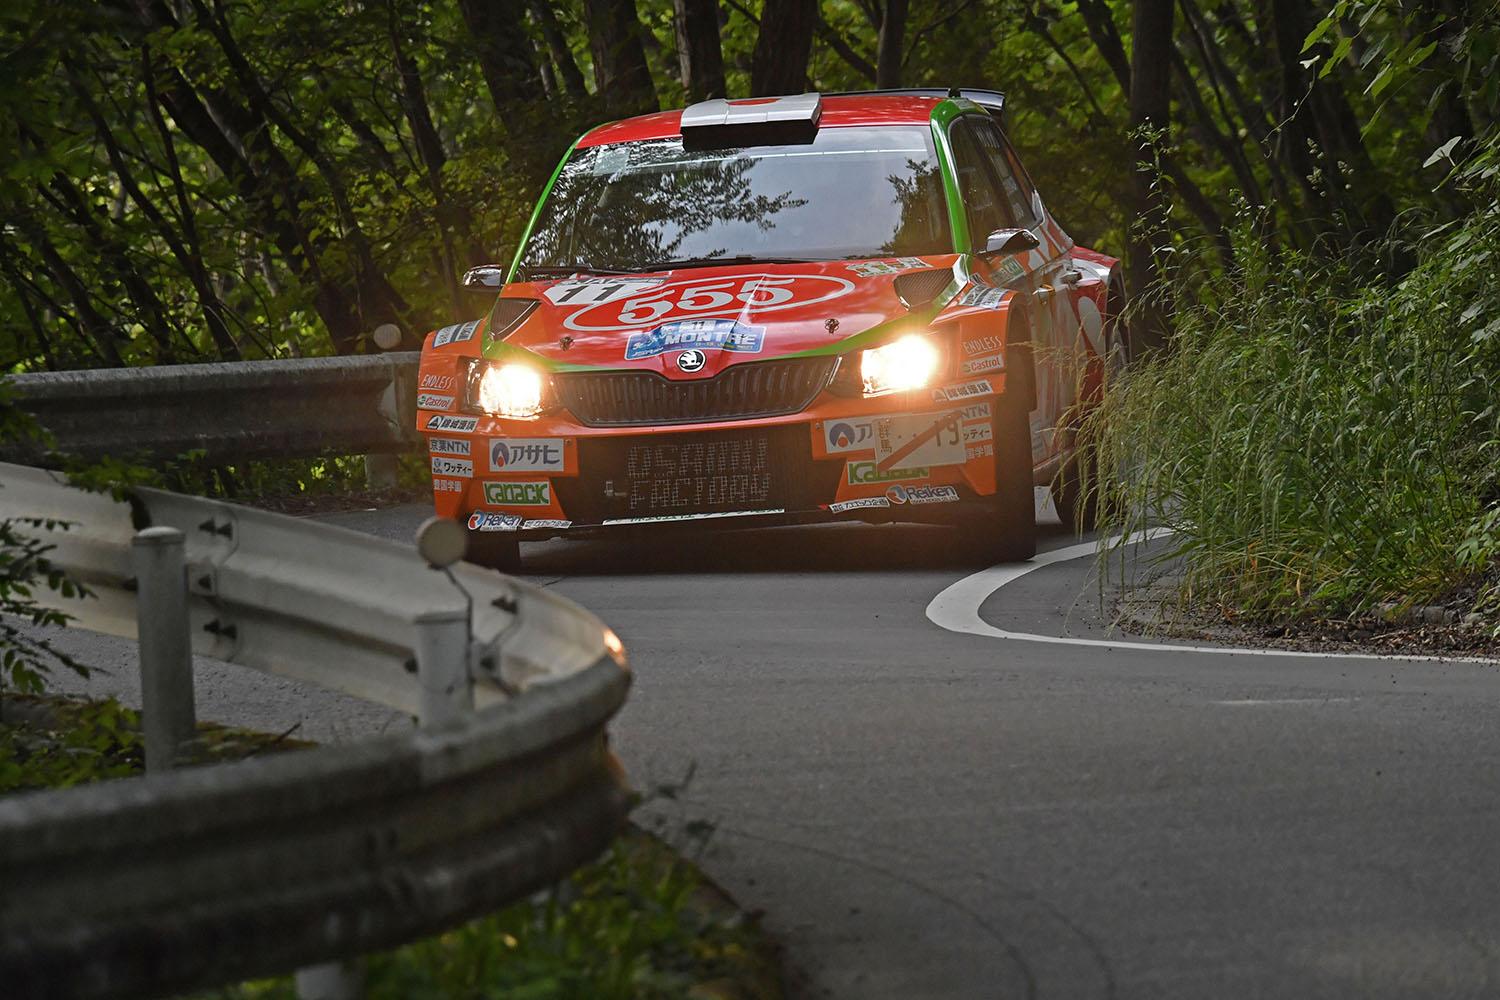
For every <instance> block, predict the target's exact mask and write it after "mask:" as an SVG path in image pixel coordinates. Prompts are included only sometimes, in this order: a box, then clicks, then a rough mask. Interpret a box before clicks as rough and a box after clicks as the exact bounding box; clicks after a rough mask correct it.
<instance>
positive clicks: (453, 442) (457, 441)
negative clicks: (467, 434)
mask: <svg viewBox="0 0 1500 1000" xmlns="http://www.w3.org/2000/svg"><path fill="white" fill-rule="evenodd" d="M427 450H428V452H430V453H431V454H434V455H462V456H464V457H465V458H468V457H469V439H468V438H428V439H427Z"/></svg>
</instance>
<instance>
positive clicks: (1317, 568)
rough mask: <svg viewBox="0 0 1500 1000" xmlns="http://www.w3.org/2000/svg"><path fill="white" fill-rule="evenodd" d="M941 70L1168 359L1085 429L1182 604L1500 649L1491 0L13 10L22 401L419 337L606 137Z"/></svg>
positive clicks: (1123, 387)
mask: <svg viewBox="0 0 1500 1000" xmlns="http://www.w3.org/2000/svg"><path fill="white" fill-rule="evenodd" d="M923 85H927V86H939V87H949V86H953V85H959V86H970V87H983V88H991V89H997V90H1002V91H1004V92H1005V93H1006V94H1007V97H1008V101H1007V106H1008V110H1007V113H1006V121H1005V125H1006V128H1007V131H1008V132H1009V134H1010V135H1011V137H1012V140H1013V141H1014V142H1015V143H1016V145H1017V146H1018V148H1019V150H1020V152H1021V154H1022V157H1023V159H1024V160H1025V162H1026V164H1027V166H1028V168H1029V171H1030V172H1031V174H1032V175H1033V176H1034V177H1035V178H1036V180H1037V182H1038V185H1039V186H1040V188H1041V190H1042V191H1043V192H1044V194H1045V196H1046V198H1047V201H1048V207H1049V208H1050V209H1051V211H1052V213H1053V215H1054V216H1055V217H1056V218H1057V219H1058V220H1059V221H1060V222H1061V224H1062V225H1063V226H1064V227H1065V228H1066V229H1067V230H1068V232H1069V233H1070V234H1071V235H1072V236H1073V237H1074V238H1075V239H1076V240H1077V241H1078V242H1079V243H1081V244H1083V245H1087V246H1093V247H1097V248H1099V249H1102V250H1104V251H1106V252H1109V253H1113V254H1116V255H1119V256H1122V257H1124V258H1125V260H1126V262H1127V279H1128V285H1129V286H1130V289H1131V292H1132V294H1133V295H1134V296H1135V299H1136V302H1137V309H1138V311H1137V313H1136V315H1135V316H1134V318H1133V322H1132V324H1131V335H1132V337H1133V338H1134V340H1135V346H1136V347H1137V348H1146V347H1152V346H1163V345H1166V346H1170V347H1172V348H1174V349H1171V350H1164V351H1160V352H1156V354H1155V360H1154V361H1150V362H1148V363H1144V364H1137V365H1136V366H1135V369H1136V370H1135V372H1134V373H1133V374H1131V375H1130V376H1129V377H1127V378H1126V379H1124V380H1122V381H1121V382H1120V384H1119V385H1118V386H1117V387H1116V391H1113V392H1112V393H1111V394H1110V397H1109V400H1108V401H1107V405H1106V406H1105V407H1104V409H1103V411H1102V419H1101V420H1099V421H1096V422H1095V423H1094V424H1093V426H1092V428H1090V429H1086V432H1087V433H1091V434H1092V435H1093V436H1094V437H1095V438H1096V441H1095V448H1096V451H1097V452H1099V453H1101V454H1103V455H1105V456H1106V458H1107V461H1105V462H1102V463H1100V468H1101V469H1103V470H1106V471H1109V470H1129V471H1130V478H1129V481H1126V482H1120V483H1111V482H1109V481H1108V476H1102V477H1100V481H1101V482H1102V483H1103V485H1104V486H1106V487H1107V488H1109V490H1110V491H1111V494H1112V495H1124V496H1127V497H1130V498H1132V499H1133V502H1132V503H1128V504H1123V505H1118V506H1115V507H1113V508H1112V510H1111V509H1107V510H1106V514H1107V516H1109V517H1110V518H1111V519H1112V523H1113V525H1114V527H1116V528H1121V529H1129V528H1131V527H1133V526H1138V525H1140V524H1142V523H1145V522H1147V521H1150V522H1152V523H1157V524H1165V525H1167V526H1171V527H1176V528H1178V529H1180V534H1179V536H1178V537H1179V538H1180V539H1182V543H1181V549H1180V552H1181V554H1184V555H1186V556H1188V561H1187V563H1186V565H1187V567H1188V573H1187V576H1186V577H1185V583H1184V585H1183V587H1182V591H1181V592H1182V594H1183V595H1184V599H1185V600H1191V601H1193V602H1197V603H1199V604H1204V603H1207V604H1208V605H1210V606H1218V607H1223V608H1228V609H1233V610H1236V611H1246V610H1248V611H1254V612H1257V613H1260V614H1263V615H1266V616H1270V617H1272V618H1275V617H1278V616H1280V617H1286V616H1299V615H1300V616H1307V615H1345V614H1355V613H1359V612H1362V611H1368V610H1370V609H1372V608H1376V607H1378V606H1381V605H1382V604H1387V605H1388V604H1391V603H1392V602H1394V603H1396V604H1399V605H1401V606H1407V605H1411V604H1414V603H1421V602H1424V601H1432V600H1450V599H1451V600H1454V601H1457V602H1458V604H1459V605H1462V606H1461V607H1458V608H1457V613H1463V614H1470V615H1473V614H1478V615H1479V616H1480V619H1479V620H1481V621H1482V622H1485V623H1488V624H1487V625H1486V627H1487V628H1489V629H1491V631H1493V632H1495V633H1497V634H1500V613H1496V612H1497V611H1500V571H1497V570H1496V569H1495V567H1496V566H1497V565H1500V388H1497V387H1500V282H1496V281H1494V280H1493V274H1494V269H1495V261H1496V260H1497V259H1500V209H1497V202H1496V198H1495V178H1496V174H1497V171H1500V160H1497V157H1496V155H1495V149H1496V120H1497V114H1500V0H1135V2H1128V0H1066V2H1064V0H722V2H716V0H561V2H552V3H545V2H540V0H534V2H533V0H490V2H486V0H339V2H330V0H11V2H10V3H7V4H5V5H3V9H0V130H3V134H4V135H5V136H6V138H7V141H6V142H4V143H0V374H3V373H5V372H16V371H26V370H38V369H68V368H82V367H107V366H120V365H145V364H171V363H180V362H187V361H203V360H220V359H223V360H232V359H239V358H259V357H287V356H297V355H319V354H331V353H359V352H365V351H372V350H374V349H375V348H374V346H373V344H372V343H371V334H372V331H373V330H374V329H376V328H377V327H378V326H380V325H383V324H395V325H396V326H397V327H398V328H399V329H400V331H401V334H402V342H403V345H404V346H406V347H408V348H411V347H415V346H416V345H417V344H418V343H419V342H420V340H421V338H422V336H423V335H424V334H425V333H426V332H427V331H429V330H431V329H433V328H435V327H438V326H442V325H444V324H447V323H450V322H454V321H457V320H462V319H467V318H471V317H473V316H475V315H477V314H478V313H479V312H480V311H482V309H483V308H484V307H485V303H484V302H482V301H477V300H476V299H475V298H473V297H470V296H467V295H466V293H465V292H464V291H463V290H462V289H461V288H460V285H459V279H460V277H461V276H462V274H463V272H464V271H465V270H466V269H467V268H468V267H470V266H473V265H476V264H480V263H486V262H491V261H507V260H508V259H509V254H510V253H512V252H513V251H514V248H515V241H516V240H517V239H518V237H519V234H520V232H521V230H522V227H523V224H524V222H525V220H526V218H527V217H528V215H529V213H530V211H531V209H532V206H533V203H534V201H535V198H536V196H537V195H538V193H539V192H540V191H541V189H542V188H543V186H544V184H545V182H546V179H547V177H548V176H549V175H550V173H551V171H552V169H553V167H554V166H555V164H556V162H557V160H558V157H559V156H560V155H561V154H562V153H563V152H564V151H565V150H566V149H567V147H568V145H569V143H570V142H571V141H572V140H573V139H574V138H575V137H576V136H577V135H578V134H579V133H581V132H583V131H584V130H586V129H587V128H589V127H591V126H593V125H595V124H598V123H600V122H604V121H608V120H612V119H616V118H620V117H624V116H628V115H632V114H636V113H640V112H643V111H650V110H654V109H658V108H673V107H679V106H682V105H683V104H685V103H688V102H691V101H694V100H699V99H703V98H706V97H711V96H718V95H728V96H730V97H737V96H757V95H764V94H782V93H798V92H802V91H805V90H817V91H822V92H833V91H841V90H858V89H869V88H874V87H898V86H923ZM1141 353H1142V355H1143V354H1144V352H1141ZM1142 359H1143V358H1142V357H1141V356H1138V357H1137V359H1136V360H1137V361H1141V360H1142ZM1455 588H1457V589H1455ZM1463 588H1468V589H1467V590H1464V589H1463ZM1460 591H1461V592H1462V593H1463V594H1464V595H1465V596H1462V597H1461V598H1454V597H1453V595H1454V594H1455V593H1458V592H1460ZM1471 609H1477V610H1471Z"/></svg>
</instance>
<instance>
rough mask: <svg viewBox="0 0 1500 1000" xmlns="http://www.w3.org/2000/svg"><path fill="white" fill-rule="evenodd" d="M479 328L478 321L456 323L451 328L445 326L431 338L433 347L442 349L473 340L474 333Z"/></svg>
mask: <svg viewBox="0 0 1500 1000" xmlns="http://www.w3.org/2000/svg"><path fill="white" fill-rule="evenodd" d="M478 328H479V320H477V319H471V320H469V322H467V323H456V324H454V325H453V326H445V327H443V328H442V329H441V330H439V331H438V332H437V333H436V334H434V335H433V338H432V346H433V347H443V346H445V345H447V344H459V343H462V342H463V341H465V340H473V339H474V331H475V330H477V329H478Z"/></svg>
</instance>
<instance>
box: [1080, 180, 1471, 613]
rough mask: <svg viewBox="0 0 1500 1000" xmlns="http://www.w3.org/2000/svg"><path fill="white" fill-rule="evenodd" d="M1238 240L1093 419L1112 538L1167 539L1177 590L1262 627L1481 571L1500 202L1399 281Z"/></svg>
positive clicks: (1435, 245)
mask: <svg viewBox="0 0 1500 1000" xmlns="http://www.w3.org/2000/svg"><path fill="white" fill-rule="evenodd" d="M1237 245H1238V247H1239V248H1240V249H1239V251H1238V255H1237V258H1236V261H1235V264H1234V266H1233V267H1231V268H1229V269H1227V270H1226V271H1225V272H1224V273H1222V274H1220V275H1217V276H1214V277H1210V278H1207V279H1205V280H1204V281H1203V282H1202V283H1201V284H1200V285H1199V286H1198V287H1197V288H1196V289H1195V290H1194V291H1193V292H1192V294H1191V296H1190V297H1189V298H1187V299H1185V300H1182V301H1180V302H1179V305H1178V310H1179V311H1178V314H1177V336H1176V340H1175V343H1174V346H1173V349H1172V350H1171V351H1169V352H1167V353H1165V354H1163V355H1161V356H1159V357H1156V358H1154V359H1152V360H1148V361H1146V362H1144V363H1141V364H1138V365H1135V366H1132V367H1128V368H1127V369H1126V370H1125V373H1124V374H1123V375H1121V376H1120V377H1118V378H1117V379H1116V380H1115V381H1114V383H1113V384H1112V385H1111V386H1110V388H1109V391H1108V392H1107V393H1106V398H1105V400H1104V403H1103V405H1102V406H1101V407H1100V408H1099V409H1098V410H1097V411H1096V412H1095V414H1094V416H1093V417H1092V418H1091V419H1090V421H1089V422H1088V424H1087V426H1086V428H1085V436H1086V439H1087V440H1090V441H1092V442H1093V443H1094V445H1095V447H1096V448H1097V449H1098V452H1097V454H1098V457H1099V462H1098V466H1099V468H1100V470H1102V471H1101V473H1100V475H1099V477H1098V481H1097V482H1096V483H1095V488H1098V489H1101V490H1102V491H1103V495H1105V496H1108V497H1110V498H1111V500H1113V501H1115V502H1112V503H1110V504H1107V505H1105V511H1104V514H1103V517H1104V519H1105V527H1109V528H1113V529H1114V530H1116V531H1121V532H1132V531H1135V530H1137V529H1140V528H1142V527H1145V526H1147V525H1148V524H1161V525H1166V526H1169V527H1172V528H1175V529H1177V531H1178V534H1177V535H1176V536H1175V543H1174V547H1173V550H1172V552H1171V553H1169V555H1170V556H1182V557H1184V558H1183V561H1182V567H1181V568H1182V572H1183V577H1182V594H1183V596H1184V598H1185V599H1187V600H1189V601H1191V602H1193V603H1199V604H1207V605H1217V606H1222V607H1224V608H1228V609H1234V610H1236V611H1241V612H1247V613H1249V614H1252V615H1256V616H1260V617H1263V618H1270V619H1282V618H1293V617H1299V616H1307V615H1320V616H1332V615H1345V614H1351V613H1357V612H1360V611H1363V610H1366V609H1369V608H1370V607H1371V606H1373V605H1375V604H1377V603H1380V602H1385V601H1395V602H1397V603H1401V604H1409V603H1419V602H1425V601H1430V600H1432V599H1435V598H1438V597H1439V596H1441V595H1443V594H1444V593H1445V592H1449V591H1451V590H1452V589H1453V588H1454V587H1455V586H1456V585H1458V584H1460V583H1462V582H1463V581H1464V580H1465V579H1466V578H1471V577H1474V576H1476V575H1478V574H1482V573H1484V572H1485V571H1486V570H1487V568H1489V567H1492V565H1493V562H1494V560H1495V559H1496V557H1497V555H1500V280H1497V273H1500V209H1497V208H1496V207H1495V206H1493V205H1492V206H1491V207H1490V208H1489V209H1488V210H1485V211H1482V212H1479V213H1477V214H1475V215H1474V216H1472V217H1471V218H1470V219H1469V220H1468V221H1466V222H1465V223H1464V224H1463V225H1462V226H1460V227H1456V228H1449V229H1447V230H1444V231H1439V232H1435V233H1432V234H1428V235H1427V237H1426V238H1425V239H1423V240H1421V241H1419V242H1418V245H1417V247H1416V251H1415V252H1416V253H1417V255H1418V258H1419V263H1418V264H1417V266H1416V267H1415V268H1414V269H1413V270H1411V271H1409V272H1408V273H1407V274H1406V275H1405V276H1404V277H1402V278H1400V279H1398V280H1384V281H1376V282H1374V283H1370V281H1369V279H1368V278H1365V279H1363V280H1361V279H1360V278H1359V277H1357V275H1356V270H1355V269H1354V267H1353V266H1352V265H1351V264H1350V263H1349V262H1348V261H1346V260H1331V261H1329V260H1317V259H1314V258H1312V257H1309V256H1306V255H1300V254H1296V253H1288V252H1283V253H1273V252H1269V251H1267V250H1266V249H1264V248H1263V247H1261V246H1260V245H1258V244H1257V243H1256V241H1255V240H1254V239H1253V238H1252V237H1251V236H1250V234H1249V233H1241V234H1240V238H1239V240H1238V241H1237ZM1377 249H1379V248H1377ZM1392 256H1393V257H1394V256H1399V255H1395V254H1392ZM1365 273H1366V274H1367V273H1368V272H1365Z"/></svg>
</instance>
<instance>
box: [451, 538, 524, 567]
mask: <svg viewBox="0 0 1500 1000" xmlns="http://www.w3.org/2000/svg"><path fill="white" fill-rule="evenodd" d="M464 558H465V559H466V560H468V561H469V562H471V563H474V564H475V565H476V566H486V567H488V568H490V569H497V570H499V571H500V572H502V573H519V572H520V571H521V543H520V541H518V540H517V539H516V536H515V535H513V534H509V533H506V532H494V531H471V532H469V543H468V546H467V547H466V548H465V549H464Z"/></svg>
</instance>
